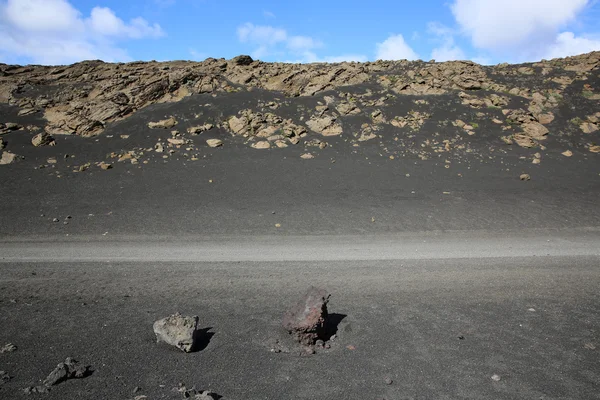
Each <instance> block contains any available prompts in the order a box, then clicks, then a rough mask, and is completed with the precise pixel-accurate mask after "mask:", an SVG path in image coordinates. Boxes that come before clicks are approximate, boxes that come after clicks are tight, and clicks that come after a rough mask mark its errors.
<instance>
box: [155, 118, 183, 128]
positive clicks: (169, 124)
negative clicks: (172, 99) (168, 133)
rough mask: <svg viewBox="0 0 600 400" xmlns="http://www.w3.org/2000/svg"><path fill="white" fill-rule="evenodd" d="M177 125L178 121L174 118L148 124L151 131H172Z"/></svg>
mask: <svg viewBox="0 0 600 400" xmlns="http://www.w3.org/2000/svg"><path fill="white" fill-rule="evenodd" d="M175 125H177V120H176V119H175V118H174V117H170V118H167V119H163V120H161V121H158V122H148V128H150V129H171V128H172V127H174V126H175Z"/></svg>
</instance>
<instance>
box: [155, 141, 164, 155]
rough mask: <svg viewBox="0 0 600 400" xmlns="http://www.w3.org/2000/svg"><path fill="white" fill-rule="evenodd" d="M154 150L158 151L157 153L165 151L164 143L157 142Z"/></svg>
mask: <svg viewBox="0 0 600 400" xmlns="http://www.w3.org/2000/svg"><path fill="white" fill-rule="evenodd" d="M154 151H156V152H157V153H162V152H164V151H165V146H164V145H163V144H162V143H156V144H155V145H154Z"/></svg>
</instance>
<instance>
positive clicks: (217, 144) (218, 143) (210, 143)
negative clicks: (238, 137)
mask: <svg viewBox="0 0 600 400" xmlns="http://www.w3.org/2000/svg"><path fill="white" fill-rule="evenodd" d="M206 144H207V145H208V147H220V146H223V141H222V140H221V139H208V140H207V141H206Z"/></svg>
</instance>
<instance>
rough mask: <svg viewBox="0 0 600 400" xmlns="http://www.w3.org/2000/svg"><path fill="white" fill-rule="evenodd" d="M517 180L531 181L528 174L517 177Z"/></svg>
mask: <svg viewBox="0 0 600 400" xmlns="http://www.w3.org/2000/svg"><path fill="white" fill-rule="evenodd" d="M519 179H521V180H522V181H529V180H531V176H529V174H521V176H519Z"/></svg>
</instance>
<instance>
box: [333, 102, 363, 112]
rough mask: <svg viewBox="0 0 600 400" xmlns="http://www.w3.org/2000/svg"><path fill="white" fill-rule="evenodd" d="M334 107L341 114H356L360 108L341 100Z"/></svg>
mask: <svg viewBox="0 0 600 400" xmlns="http://www.w3.org/2000/svg"><path fill="white" fill-rule="evenodd" d="M335 108H336V110H337V111H338V112H339V113H340V114H341V115H357V114H360V113H361V110H360V108H358V107H357V106H356V105H355V104H352V103H350V102H341V103H339V104H338V105H337V106H336V107H335Z"/></svg>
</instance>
